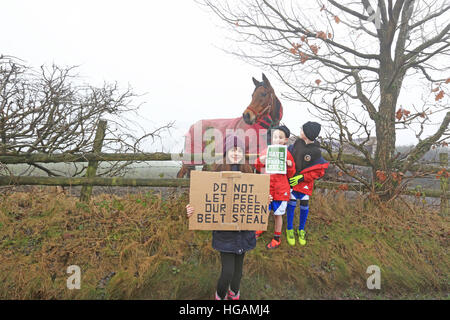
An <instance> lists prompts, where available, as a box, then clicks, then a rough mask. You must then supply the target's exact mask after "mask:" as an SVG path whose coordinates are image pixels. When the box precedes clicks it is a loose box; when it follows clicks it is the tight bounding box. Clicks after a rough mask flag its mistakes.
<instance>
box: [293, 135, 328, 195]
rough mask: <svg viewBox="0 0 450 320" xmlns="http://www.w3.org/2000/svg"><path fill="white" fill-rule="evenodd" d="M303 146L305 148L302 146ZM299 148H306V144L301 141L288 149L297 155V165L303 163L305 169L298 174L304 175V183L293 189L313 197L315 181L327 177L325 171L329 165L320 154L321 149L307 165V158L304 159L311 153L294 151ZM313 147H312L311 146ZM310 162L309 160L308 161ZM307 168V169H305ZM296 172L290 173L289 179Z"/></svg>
mask: <svg viewBox="0 0 450 320" xmlns="http://www.w3.org/2000/svg"><path fill="white" fill-rule="evenodd" d="M302 145H303V146H302ZM296 146H297V148H302V147H304V142H303V141H300V140H299V143H297V142H296V144H294V145H290V146H289V147H288V150H289V151H290V152H292V153H293V154H297V157H299V158H298V159H295V161H297V162H296V164H297V165H298V164H301V163H303V169H302V170H301V171H300V172H299V173H297V174H302V175H303V181H301V182H299V183H298V184H297V185H295V186H293V187H292V190H294V191H298V192H301V193H303V194H307V195H309V196H310V195H312V192H313V189H314V180H316V179H319V178H321V177H323V176H324V175H325V170H326V169H327V168H328V165H329V163H328V162H327V161H325V159H324V158H323V157H322V155H321V154H320V150H319V148H317V152H318V153H317V154H316V155H314V156H313V157H311V156H309V159H310V160H311V162H310V163H305V161H304V160H305V159H307V158H306V157H305V158H303V157H304V156H305V155H306V156H308V155H307V154H308V153H309V152H308V151H307V152H306V153H303V152H301V151H303V150H300V152H296V151H299V150H294V148H295V147H296ZM310 147H311V146H310ZM308 161H309V160H308ZM305 167H306V168H305ZM296 172H297V171H296V170H294V172H292V171H289V173H288V175H287V178H288V179H289V178H291V177H293V176H295V175H296Z"/></svg>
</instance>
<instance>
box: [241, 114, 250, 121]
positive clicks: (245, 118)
mask: <svg viewBox="0 0 450 320" xmlns="http://www.w3.org/2000/svg"><path fill="white" fill-rule="evenodd" d="M242 117H243V118H244V121H245V122H249V121H250V114H249V113H248V112H247V113H244V114H243V115H242Z"/></svg>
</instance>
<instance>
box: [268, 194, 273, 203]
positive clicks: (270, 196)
mask: <svg viewBox="0 0 450 320" xmlns="http://www.w3.org/2000/svg"><path fill="white" fill-rule="evenodd" d="M272 200H273V197H272V195H271V194H270V193H269V204H270V203H271V202H272Z"/></svg>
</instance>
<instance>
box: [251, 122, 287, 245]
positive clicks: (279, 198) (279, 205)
mask: <svg viewBox="0 0 450 320" xmlns="http://www.w3.org/2000/svg"><path fill="white" fill-rule="evenodd" d="M289 136H290V131H289V129H288V128H287V127H286V126H277V127H274V128H272V145H269V147H268V148H267V150H265V151H263V152H262V154H261V156H260V157H259V158H258V159H256V163H255V168H256V170H257V171H258V172H262V173H269V174H270V195H271V196H272V197H273V201H272V203H271V204H270V206H269V209H270V210H273V215H274V219H275V228H274V236H273V239H272V240H271V241H270V242H269V243H268V244H267V246H266V248H267V249H276V248H278V247H279V246H280V244H281V229H282V226H283V215H284V214H285V212H286V208H287V204H288V201H289V197H290V186H289V181H288V179H287V175H288V174H289V175H290V176H292V175H294V174H295V163H294V158H293V157H292V155H291V153H290V152H289V151H288V150H287V147H286V144H287V142H288V138H289ZM272 149H273V151H272ZM283 169H284V170H283ZM261 234H262V231H256V238H259V237H260V236H261Z"/></svg>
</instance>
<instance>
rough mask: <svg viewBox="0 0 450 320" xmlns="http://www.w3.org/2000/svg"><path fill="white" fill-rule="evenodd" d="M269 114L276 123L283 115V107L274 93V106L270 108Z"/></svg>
mask: <svg viewBox="0 0 450 320" xmlns="http://www.w3.org/2000/svg"><path fill="white" fill-rule="evenodd" d="M274 95H275V92H274ZM270 116H271V117H272V120H273V122H275V123H276V124H277V125H278V123H279V122H280V120H281V118H282V117H283V107H282V106H281V102H280V100H279V99H278V97H277V96H276V95H275V108H273V109H272V112H271V114H270Z"/></svg>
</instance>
